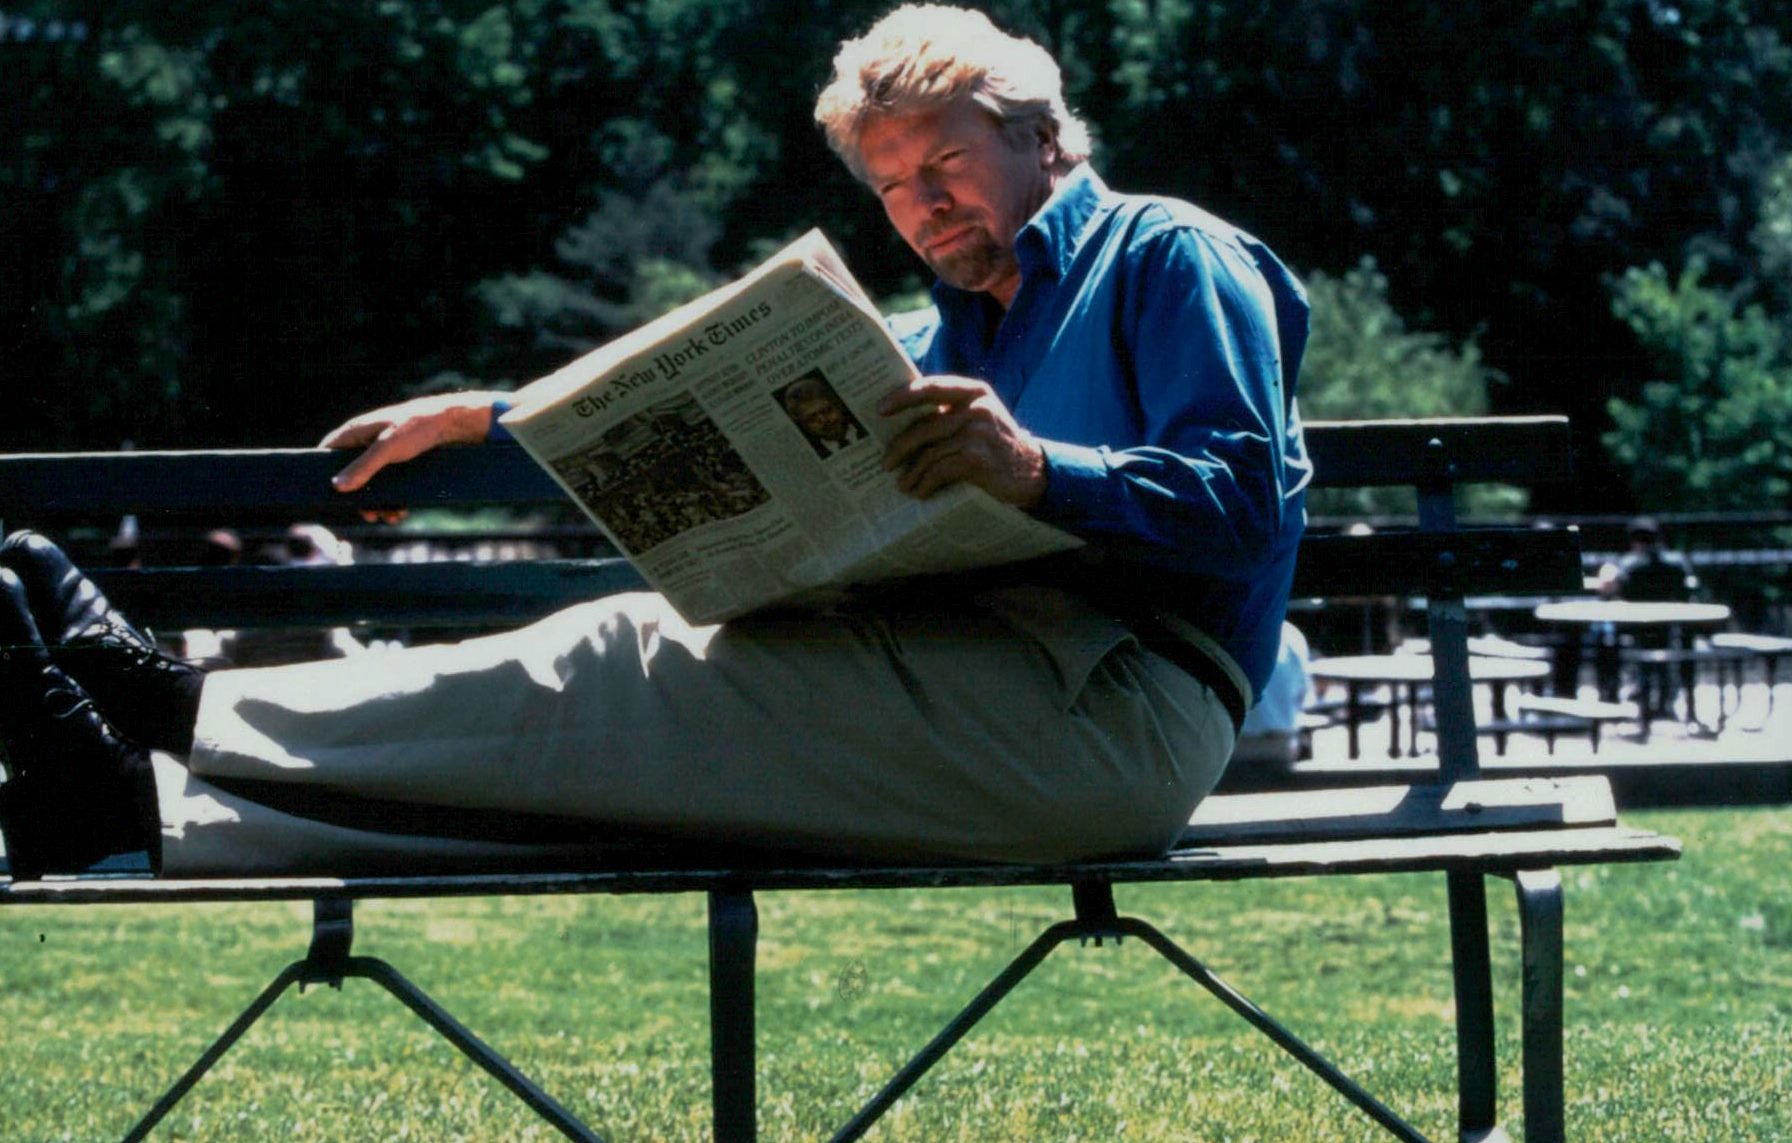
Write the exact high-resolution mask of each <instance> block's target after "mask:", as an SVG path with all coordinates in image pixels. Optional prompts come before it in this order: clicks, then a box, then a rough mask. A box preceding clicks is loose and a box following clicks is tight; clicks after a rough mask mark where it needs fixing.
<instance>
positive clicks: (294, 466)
mask: <svg viewBox="0 0 1792 1143" xmlns="http://www.w3.org/2000/svg"><path fill="white" fill-rule="evenodd" d="M1307 443H1308V447H1309V449H1310V451H1311V453H1312V456H1313V460H1314V473H1315V475H1314V484H1315V486H1317V487H1360V486H1368V485H1406V486H1411V487H1414V488H1416V489H1417V490H1418V494H1419V519H1418V526H1417V527H1416V528H1405V529H1397V530H1387V529H1383V530H1380V531H1377V532H1375V533H1373V534H1368V535H1354V534H1323V535H1321V534H1314V535H1309V536H1308V537H1307V539H1306V540H1305V541H1304V542H1303V546H1302V550H1301V557H1300V562H1299V565H1298V569H1297V573H1296V583H1295V594H1296V595H1297V596H1299V597H1312V598H1332V597H1363V596H1423V597H1425V599H1426V600H1427V615H1428V619H1429V625H1430V638H1431V643H1432V648H1433V655H1434V657H1435V661H1436V664H1437V666H1436V670H1437V677H1436V682H1435V685H1434V698H1435V702H1436V707H1437V722H1438V733H1439V752H1440V755H1441V757H1442V759H1443V772H1442V775H1441V776H1442V777H1443V778H1444V779H1445V780H1454V779H1458V778H1467V777H1472V776H1474V774H1475V773H1476V772H1477V761H1476V755H1475V728H1474V717H1473V712H1472V707H1471V704H1470V690H1469V684H1468V662H1467V651H1466V639H1467V622H1466V613H1465V609H1464V607H1463V597H1464V596H1465V595H1470V594H1497V595H1525V594H1549V593H1557V592H1566V591H1574V590H1577V589H1578V588H1579V587H1580V574H1581V572H1580V551H1579V540H1578V536H1577V535H1576V534H1575V533H1573V532H1571V531H1540V530H1535V529H1529V528H1524V527H1501V528H1476V529H1470V530H1460V529H1458V527H1457V524H1456V516H1455V507H1454V493H1455V489H1456V488H1457V487H1458V486H1460V485H1464V484H1471V483H1476V482H1485V481H1502V482H1509V483H1515V484H1525V485H1529V484H1536V483H1542V482H1548V481H1558V480H1564V479H1566V478H1567V476H1568V475H1569V471H1570V467H1569V466H1570V447H1569V435H1568V422H1567V420H1566V419H1565V418H1561V417H1517V418H1466V419H1448V420H1417V421H1366V422H1338V423H1315V424H1312V425H1309V426H1308V428H1307ZM342 464H343V455H342V454H340V453H331V452H325V451H322V450H316V449H299V450H260V451H199V452H125V453H63V454H33V455H12V456H0V522H4V525H5V527H7V528H9V529H10V528H13V527H25V526H29V527H37V528H41V529H44V530H47V531H51V532H56V531H59V530H61V529H65V528H67V527H68V526H70V525H71V524H74V523H77V522H80V521H83V520H85V521H90V522H91V521H96V520H97V521H105V522H108V523H111V522H115V521H116V519H117V518H118V517H119V516H120V515H121V514H125V513H129V514H133V515H135V516H137V517H138V518H139V519H140V520H142V521H143V522H144V526H145V527H146V528H148V527H152V526H154V525H156V524H157V523H159V522H169V521H175V522H178V521H192V522H195V523H197V524H203V525H205V526H211V525H215V524H217V523H219V522H222V521H230V522H240V521H244V520H247V519H250V518H260V519H275V520H283V521H291V520H301V519H304V520H322V521H326V522H328V521H334V520H343V519H354V518H356V513H357V512H358V510H360V509H362V508H379V507H406V508H412V509H418V508H431V507H436V508H462V507H474V506H483V505H506V506H511V507H518V506H540V505H563V504H564V499H563V497H562V494H561V493H560V491H559V489H558V488H557V487H555V485H554V484H553V482H552V481H551V480H549V479H548V478H547V476H546V475H545V474H544V473H542V472H541V470H540V469H539V468H537V467H536V465H535V464H534V463H533V462H532V461H530V460H529V459H528V458H527V457H526V456H525V455H524V454H523V453H522V451H521V450H520V449H518V448H516V447H515V446H488V447H482V448H465V449H455V450H449V451H444V452H441V453H437V454H432V455H428V456H425V457H422V458H419V459H418V460H416V461H413V462H411V463H410V464H407V465H404V466H400V467H398V468H395V469H392V470H388V472H386V473H383V474H381V476H380V477H379V478H378V479H376V480H375V481H374V482H373V484H372V485H371V486H370V487H369V488H368V489H367V490H365V491H364V492H362V493H360V494H357V495H355V496H352V497H345V496H342V495H341V494H338V493H336V492H335V491H334V490H332V489H331V487H330V485H329V476H330V475H331V474H332V473H334V472H335V471H337V470H338V469H339V468H340V467H341V466H342ZM95 578H96V579H98V580H100V582H101V585H102V587H104V589H105V590H106V591H107V593H108V594H109V595H111V596H112V597H113V598H114V599H115V600H116V601H117V602H118V603H119V604H120V606H122V607H125V608H126V609H127V610H128V611H129V612H130V613H131V614H132V615H133V616H136V617H138V618H140V619H141V620H142V621H143V622H145V623H148V624H151V625H154V626H163V627H170V628H172V627H182V626H205V627H255V626H311V625H329V626H334V625H355V624H362V623H367V624H375V625H381V626H399V627H411V628H415V627H428V626H450V627H467V626H487V625H499V624H511V623H517V622H522V621H525V620H528V619H533V618H537V617H539V616H541V615H545V614H548V613H549V612H551V611H553V610H555V609H557V608H559V607H562V606H565V605H566V604H568V603H572V602H576V601H579V600H584V599H591V598H595V597H598V596H601V595H605V594H609V593H612V592H615V591H619V590H625V589H629V588H633V587H638V586H640V583H641V581H640V578H639V577H638V576H637V575H636V573H635V572H634V571H633V569H632V568H630V567H629V566H628V564H627V563H626V562H625V561H622V560H620V559H616V558H613V557H612V558H598V559H571V560H562V559H554V560H541V559H534V560H508V561H492V562H470V563H432V564H389V563H359V564H355V565H353V566H345V567H261V566H237V567H221V568H166V567H147V568H136V569H106V570H104V571H100V570H98V569H95Z"/></svg>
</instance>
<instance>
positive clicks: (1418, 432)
mask: <svg viewBox="0 0 1792 1143" xmlns="http://www.w3.org/2000/svg"><path fill="white" fill-rule="evenodd" d="M1434 438H1435V439H1437V440H1439V441H1440V442H1441V443H1442V445H1443V452H1444V454H1445V455H1446V456H1447V458H1448V459H1447V464H1448V466H1449V477H1450V479H1451V480H1452V481H1454V482H1456V483H1459V484H1460V483H1472V482H1475V481H1487V480H1500V481H1514V482H1519V483H1531V482H1542V481H1560V480H1563V479H1566V478H1567V476H1568V475H1569V471H1570V463H1569V457H1570V455H1571V450H1570V447H1569V435H1568V420H1567V418H1566V417H1480V418H1467V419H1456V420H1451V419H1438V420H1426V421H1407V420H1386V421H1357V422H1323V421H1318V422H1313V423H1310V424H1308V425H1307V426H1306V440H1307V449H1308V451H1309V453H1310V454H1311V456H1312V458H1313V462H1314V468H1315V474H1314V483H1315V484H1316V485H1318V486H1320V487H1332V486H1341V485H1364V484H1412V483H1415V482H1417V481H1419V480H1420V479H1422V478H1424V477H1425V476H1426V475H1427V466H1428V464H1429V463H1430V462H1429V461H1428V459H1427V457H1428V455H1429V454H1428V450H1427V449H1426V448H1425V444H1426V442H1427V441H1429V440H1431V439H1434ZM343 463H344V459H343V453H341V452H335V451H331V450H328V449H261V450H204V451H174V450H168V451H144V452H119V453H20V454H13V455H7V456H0V517H6V516H11V515H17V514H21V513H31V514H33V515H38V514H42V515H69V514H77V513H84V512H85V513H107V512H116V511H120V510H121V506H125V508H126V509H127V510H129V511H132V512H136V513H139V514H142V515H155V514H160V513H171V512H178V513H195V512H212V511H218V510H222V509H231V510H232V511H233V512H238V513H240V512H241V511H242V510H243V509H244V508H245V507H248V508H256V509H265V510H266V511H268V512H269V513H270V514H273V515H276V516H284V517H293V516H300V517H307V518H317V517H326V516H328V517H336V516H340V515H342V514H343V513H344V512H348V511H352V510H353V509H354V508H357V507H367V506H374V505H380V506H405V507H413V508H417V507H425V506H428V505H432V504H448V503H463V504H477V503H483V502H495V501H502V502H506V503H512V504H523V503H542V504H548V503H556V504H557V503H562V502H563V501H564V496H563V494H562V493H561V492H560V490H559V488H558V487H557V486H556V485H555V484H554V482H553V481H552V480H550V479H549V478H548V476H547V475H546V474H545V473H543V472H542V471H541V470H540V469H539V468H538V467H537V466H536V465H535V463H534V462H533V461H531V460H530V459H529V458H528V457H527V456H526V455H525V454H524V453H523V451H522V449H520V448H517V447H516V446H514V445H495V446H487V447H484V448H476V447H475V448H456V449H446V450H442V451H439V452H434V453H428V454H425V455H424V456H420V457H418V458H416V459H415V460H412V461H410V462H408V463H406V464H404V465H400V466H397V467H395V468H391V469H387V470H386V471H384V472H382V473H380V474H379V475H378V476H377V477H376V478H375V479H374V481H373V483H372V484H371V485H370V486H369V488H367V489H365V490H363V491H362V492H359V493H356V494H354V495H352V496H343V495H342V494H340V493H337V492H336V491H334V490H333V489H332V488H331V487H330V484H329V478H330V476H331V475H332V474H333V473H335V472H337V471H338V470H339V469H341V467H342V465H343ZM76 468H78V470H79V471H80V473H81V479H79V480H74V481H71V480H70V479H69V478H68V474H69V472H70V471H72V470H74V469H76Z"/></svg>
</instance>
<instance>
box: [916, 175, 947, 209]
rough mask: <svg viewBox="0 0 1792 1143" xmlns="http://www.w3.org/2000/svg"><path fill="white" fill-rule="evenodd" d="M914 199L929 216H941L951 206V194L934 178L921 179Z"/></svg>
mask: <svg viewBox="0 0 1792 1143" xmlns="http://www.w3.org/2000/svg"><path fill="white" fill-rule="evenodd" d="M916 199H917V200H918V201H919V203H920V205H921V208H922V209H923V210H925V211H927V212H928V213H929V214H941V213H944V212H945V211H947V210H949V209H950V208H951V206H952V193H951V192H950V191H948V190H947V189H946V187H945V184H944V183H942V182H940V180H938V179H934V178H925V177H924V178H922V179H921V180H920V182H919V188H918V190H917V192H916Z"/></svg>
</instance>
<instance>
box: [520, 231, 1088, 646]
mask: <svg viewBox="0 0 1792 1143" xmlns="http://www.w3.org/2000/svg"><path fill="white" fill-rule="evenodd" d="M914 376H915V369H914V366H913V365H912V364H911V363H910V361H909V360H908V357H907V355H906V354H905V353H903V351H902V348H901V346H900V345H899V344H897V342H896V340H895V338H894V337H893V336H892V335H891V334H890V332H889V330H888V329H887V328H886V327H885V325H884V323H883V319H882V318H881V317H880V316H879V315H878V313H877V310H876V307H875V306H873V305H872V303H871V300H870V299H869V297H867V296H866V295H865V293H864V291H863V290H862V289H861V288H860V287H859V286H858V284H857V283H856V282H855V281H854V280H853V278H852V276H851V274H850V273H849V272H848V271H847V269H846V266H845V264H844V263H843V262H842V261H841V260H840V258H839V256H838V255H837V254H836V253H835V252H834V250H833V247H832V246H831V245H829V243H828V242H827V240H826V239H825V238H824V237H823V236H822V235H821V233H820V232H819V231H811V232H810V233H809V234H808V235H805V236H804V237H803V238H802V239H799V240H798V241H797V242H796V243H794V244H792V245H791V246H790V247H787V248H786V249H785V250H783V251H781V252H779V253H778V254H777V255H774V256H773V257H772V258H771V259H768V260H767V261H766V262H765V263H763V264H762V265H760V266H759V267H758V268H757V269H755V270H754V271H753V272H752V273H750V274H748V275H747V276H746V277H744V278H742V279H741V280H739V281H737V282H734V283H732V284H730V285H728V286H724V287H722V288H721V289H719V290H716V291H714V292H712V293H710V294H707V295H705V296H704V297H702V298H699V299H697V300H696V301H694V302H691V303H689V304H687V305H685V306H682V307H680V308H679V309H676V310H673V311H672V312H671V313H669V314H667V315H665V316H664V317H661V318H659V319H657V320H655V321H653V322H651V323H649V324H648V325H646V326H643V327H642V328H640V329H638V330H635V331H634V332H633V333H630V334H627V335H625V336H623V337H622V338H620V339H618V340H616V341H614V342H611V343H610V344H608V345H605V346H603V347H600V348H599V349H596V350H593V351H592V352H591V353H589V354H586V355H585V356H584V357H581V358H579V359H578V360H577V361H574V362H572V363H571V364H570V365H568V366H566V367H565V368H563V369H561V370H558V371H557V372H555V373H552V374H550V375H548V376H547V377H544V378H542V379H540V380H539V381H536V382H534V383H532V384H531V385H529V386H526V387H525V388H523V389H522V390H520V391H519V392H518V394H517V400H516V404H515V406H514V407H513V408H512V409H511V410H510V412H508V413H506V414H505V415H504V417H503V423H504V425H505V427H506V428H508V429H509V430H510V432H511V434H512V435H513V436H515V437H516V439H517V440H518V441H519V442H520V443H521V444H522V445H523V447H524V448H525V449H527V450H528V451H529V453H530V454H531V455H532V456H533V457H534V458H535V459H536V461H538V462H539V463H540V464H541V465H542V466H543V467H544V468H546V469H547V470H548V472H549V473H551V474H552V475H553V477H554V479H555V480H556V481H558V482H559V484H560V486H561V487H562V488H564V489H565V490H566V491H567V493H568V494H569V495H570V496H571V497H572V498H573V499H574V500H575V501H577V502H578V503H579V504H580V505H581V506H582V507H583V508H584V509H585V512H586V514H587V515H589V516H590V517H591V518H592V520H594V521H595V522H596V523H597V525H598V527H600V528H601V529H602V530H603V531H604V533H605V534H606V535H607V536H608V537H609V539H610V540H611V542H613V543H614V544H615V545H616V547H617V548H618V549H619V550H620V551H621V552H622V553H623V554H624V555H626V556H627V557H628V558H629V560H630V561H632V562H633V563H634V564H635V566H636V567H637V568H638V569H639V570H640V571H641V574H642V575H643V577H644V578H645V579H646V580H647V582H648V583H649V584H651V585H652V586H653V588H654V589H655V590H657V591H659V592H661V593H662V594H664V595H665V596H666V598H667V600H668V601H669V602H670V603H671V604H672V606H673V607H674V608H675V609H676V610H677V611H678V613H679V614H680V615H682V616H683V617H684V618H685V619H686V620H688V621H690V622H692V623H712V622H719V621H721V620H723V619H728V618H732V617H733V616H736V615H741V614H743V613H745V612H748V611H751V610H754V609H756V608H760V607H763V606H766V605H768V604H771V603H776V602H780V601H786V600H791V599H794V598H799V597H803V596H807V595H811V594H813V593H815V592H817V591H818V589H822V588H826V587H829V586H836V585H844V584H847V583H854V582H862V581H867V580H874V579H886V578H891V577H896V576H904V575H915V574H921V573H935V572H946V571H955V570H961V569H965V568H972V567H980V566H984V565H988V564H996V563H1005V562H1009V561H1012V560H1020V559H1028V558H1031V557H1034V556H1039V555H1044V554H1047V553H1049V552H1055V551H1062V550H1065V549H1067V548H1071V547H1075V546H1077V545H1078V544H1080V543H1081V541H1079V540H1078V539H1076V538H1075V537H1074V536H1072V535H1070V534H1069V533H1067V532H1064V531H1062V530H1060V529H1057V528H1053V527H1051V526H1049V525H1047V524H1044V523H1041V522H1040V521H1038V520H1035V519H1033V518H1032V517H1031V516H1029V515H1027V514H1026V513H1025V512H1022V511H1020V510H1019V509H1017V508H1014V507H1012V506H1010V505H1005V504H1002V503H1000V502H998V501H996V500H995V499H994V498H993V497H991V496H989V495H988V494H987V493H985V492H983V491H982V490H981V489H978V488H975V487H973V486H971V485H968V484H959V485H954V486H952V487H950V488H948V489H946V490H944V491H942V492H940V493H938V494H936V495H935V496H933V497H932V498H930V499H928V500H924V501H923V500H915V499H913V498H911V497H909V496H906V495H904V494H902V493H901V492H899V491H898V490H897V488H896V476H895V474H894V473H890V472H886V471H884V468H883V455H884V449H885V446H886V445H887V444H888V443H889V441H890V439H891V438H892V437H894V436H895V434H896V433H897V432H899V431H900V430H901V428H902V427H903V426H904V425H906V424H907V420H904V419H901V418H885V417H880V416H879V415H878V414H877V412H876V409H877V404H878V402H879V400H881V399H882V398H883V397H884V395H885V394H887V393H889V392H891V391H892V390H895V389H898V388H900V387H902V386H903V385H906V384H907V383H908V382H909V381H910V380H911V379H912V378H913V377H914ZM922 415H924V414H923V413H922V412H921V411H919V410H917V411H916V412H915V413H914V414H913V416H922Z"/></svg>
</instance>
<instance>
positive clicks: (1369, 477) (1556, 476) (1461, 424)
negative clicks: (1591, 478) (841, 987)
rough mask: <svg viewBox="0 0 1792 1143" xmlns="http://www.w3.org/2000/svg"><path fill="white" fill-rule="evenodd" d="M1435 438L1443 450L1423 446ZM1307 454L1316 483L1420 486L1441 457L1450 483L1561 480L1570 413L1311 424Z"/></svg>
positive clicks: (1567, 472) (1566, 464) (1568, 457)
mask: <svg viewBox="0 0 1792 1143" xmlns="http://www.w3.org/2000/svg"><path fill="white" fill-rule="evenodd" d="M1434 439H1435V441H1437V443H1439V444H1441V450H1437V451H1432V450H1428V448H1426V443H1428V441H1434ZM1306 451H1308V455H1310V457H1312V459H1314V484H1315V486H1317V487H1358V486H1376V484H1419V482H1423V480H1425V478H1428V477H1430V475H1432V469H1430V464H1432V462H1434V460H1432V457H1439V455H1441V457H1443V460H1444V464H1446V466H1448V471H1446V473H1444V475H1446V477H1448V478H1450V482H1453V484H1477V482H1487V480H1503V482H1512V484H1532V482H1563V480H1568V478H1570V477H1572V475H1573V466H1572V457H1573V450H1572V444H1570V435H1568V417H1561V416H1539V417H1457V419H1452V417H1437V419H1425V421H1405V419H1391V421H1312V423H1308V425H1306Z"/></svg>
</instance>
